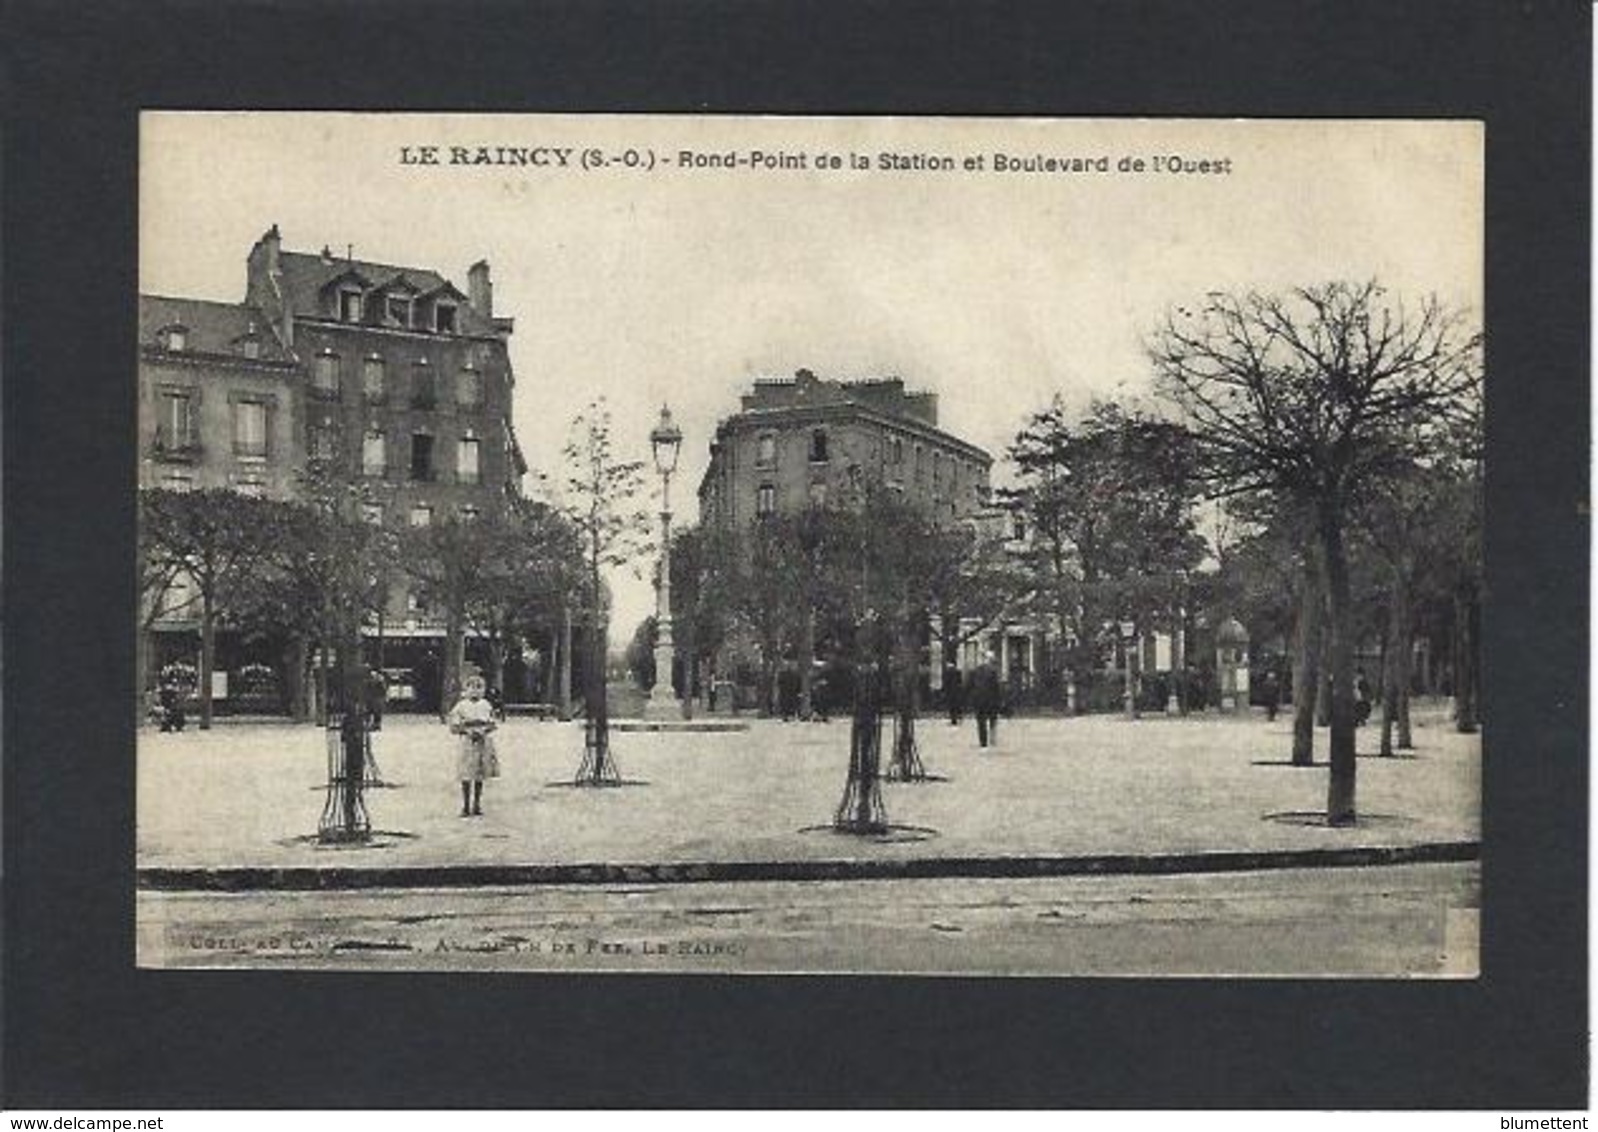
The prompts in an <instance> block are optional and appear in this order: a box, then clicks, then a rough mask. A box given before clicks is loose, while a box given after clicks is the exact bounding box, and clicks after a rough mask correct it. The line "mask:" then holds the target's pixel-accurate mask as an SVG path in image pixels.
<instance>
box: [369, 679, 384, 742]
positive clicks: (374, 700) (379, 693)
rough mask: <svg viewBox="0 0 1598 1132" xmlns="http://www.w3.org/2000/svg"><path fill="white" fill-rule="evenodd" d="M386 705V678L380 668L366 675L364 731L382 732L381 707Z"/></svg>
mask: <svg viewBox="0 0 1598 1132" xmlns="http://www.w3.org/2000/svg"><path fill="white" fill-rule="evenodd" d="M387 703H388V677H386V676H384V675H383V670H382V669H381V668H374V669H372V670H371V671H370V672H368V673H367V674H366V729H367V730H368V731H381V730H383V707H384V705H386V704H387Z"/></svg>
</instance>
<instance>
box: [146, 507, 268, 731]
mask: <svg viewBox="0 0 1598 1132" xmlns="http://www.w3.org/2000/svg"><path fill="white" fill-rule="evenodd" d="M140 508H141V510H140V516H139V525H140V540H141V544H142V554H141V559H142V565H141V579H140V588H141V592H143V593H146V594H148V593H150V592H152V591H153V589H154V587H155V586H156V585H157V583H158V582H160V581H161V579H163V578H164V579H165V583H164V584H165V585H166V586H167V587H170V585H171V583H172V582H173V581H174V580H176V579H178V578H184V579H187V581H188V582H189V583H190V584H191V585H192V588H193V593H194V601H195V602H196V603H197V604H198V606H199V615H200V665H199V697H200V724H199V725H200V728H201V729H202V730H206V729H209V728H210V726H211V720H212V714H213V705H212V698H211V672H212V670H213V668H214V667H215V663H216V629H217V626H218V624H219V623H220V622H222V621H224V620H225V619H226V618H227V617H228V616H229V614H230V613H231V612H232V611H233V610H235V609H237V608H239V607H240V606H242V605H243V604H244V602H245V600H246V598H247V596H248V595H249V593H250V591H251V589H252V587H254V586H257V585H259V584H260V583H261V580H262V578H263V575H264V573H265V572H266V571H267V569H268V568H269V566H270V563H271V561H272V555H273V553H274V551H275V548H276V547H277V545H278V541H279V540H278V535H279V534H280V533H281V531H282V529H283V526H284V522H285V519H286V516H287V514H288V512H287V510H286V505H285V504H281V503H276V502H273V501H269V500H265V499H257V498H254V497H251V496H245V495H240V494H239V493H238V492H235V491H229V490H227V489H224V488H206V489H203V490H198V491H169V490H165V489H161V488H155V489H149V490H146V491H144V492H141V494H140ZM160 605H161V598H160V597H159V596H158V595H157V596H156V597H154V599H153V600H152V601H151V602H150V605H149V606H147V607H146V608H147V614H146V615H147V616H150V617H152V618H153V617H154V616H156V615H158V614H159V612H160V608H159V607H160ZM152 607H153V609H154V611H153V612H150V610H151V608H152ZM150 623H152V624H153V621H152V622H150Z"/></svg>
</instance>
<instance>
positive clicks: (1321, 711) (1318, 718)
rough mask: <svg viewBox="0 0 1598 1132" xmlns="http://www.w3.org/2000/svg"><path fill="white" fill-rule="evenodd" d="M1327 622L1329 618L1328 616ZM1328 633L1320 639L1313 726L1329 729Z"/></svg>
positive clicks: (1329, 664) (1330, 706)
mask: <svg viewBox="0 0 1598 1132" xmlns="http://www.w3.org/2000/svg"><path fill="white" fill-rule="evenodd" d="M1327 620H1328V622H1330V620H1331V618H1330V616H1329V615H1328V617H1327ZM1329 638H1330V633H1325V634H1323V635H1322V637H1321V661H1320V666H1319V667H1318V668H1317V669H1316V672H1317V673H1318V675H1319V679H1318V680H1316V682H1315V726H1316V727H1330V726H1331V725H1332V654H1331V643H1330V640H1329Z"/></svg>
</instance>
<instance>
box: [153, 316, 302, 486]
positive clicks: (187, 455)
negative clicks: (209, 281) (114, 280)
mask: <svg viewBox="0 0 1598 1132" xmlns="http://www.w3.org/2000/svg"><path fill="white" fill-rule="evenodd" d="M300 392H301V370H300V365H299V362H298V361H297V360H296V359H295V358H294V357H293V355H292V354H290V353H289V351H288V350H287V349H285V348H284V346H283V344H282V343H281V342H280V341H279V340H278V338H277V336H276V335H275V334H274V333H273V332H272V330H271V328H270V327H269V326H268V325H267V324H266V321H265V319H264V318H263V317H262V315H261V313H260V312H259V311H257V310H253V309H251V308H250V307H247V306H244V305H241V304H236V303H215V302H207V301H204V300H200V299H172V298H164V297H159V296H154V295H141V296H140V297H139V485H140V486H141V487H166V488H171V489H173V490H176V491H185V490H189V489H192V488H217V487H222V488H232V489H234V490H237V491H241V492H244V493H245V494H249V495H261V496H267V497H270V498H277V499H283V498H287V497H288V496H289V495H290V494H292V492H293V490H294V475H295V472H296V470H297V469H298V468H299V467H300V466H301V459H300V448H299V443H298V438H299V436H300V434H301V431H302V429H303V427H304V426H303V421H302V413H303V404H302V401H301V397H300Z"/></svg>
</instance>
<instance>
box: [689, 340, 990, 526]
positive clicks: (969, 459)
mask: <svg viewBox="0 0 1598 1132" xmlns="http://www.w3.org/2000/svg"><path fill="white" fill-rule="evenodd" d="M992 466H993V458H992V457H991V456H989V455H988V454H987V453H986V452H984V451H983V450H982V449H980V448H978V447H976V446H975V445H973V444H969V443H967V442H966V441H964V440H961V439H960V438H959V437H957V436H955V435H953V434H952V433H948V432H945V431H943V430H942V429H940V428H939V427H938V399H937V395H936V394H933V393H924V392H912V391H908V390H906V388H905V384H904V381H903V379H901V378H897V377H890V378H873V379H867V380H863V381H832V380H827V379H824V378H820V377H817V376H816V375H815V374H813V373H811V372H810V371H809V370H800V371H799V372H798V373H797V374H795V375H794V377H792V378H782V379H771V378H762V379H757V380H756V381H755V383H754V388H753V390H752V391H751V392H749V393H746V394H744V395H743V397H742V399H741V404H740V408H739V411H738V412H737V413H735V414H733V415H732V416H730V417H727V418H726V419H725V420H723V421H722V422H721V423H720V424H719V425H718V426H717V428H716V437H715V440H714V441H713V442H712V444H711V446H710V465H709V467H708V468H707V469H706V471H705V475H704V478H703V479H702V480H701V481H700V484H699V515H700V520H701V521H702V522H704V523H706V524H711V525H719V526H728V527H732V526H742V525H744V524H746V523H747V522H748V521H749V520H751V519H754V518H756V517H758V516H761V515H767V514H793V513H795V512H797V511H800V510H803V509H804V508H805V507H807V506H810V505H813V504H814V505H825V504H826V503H827V501H828V500H829V499H834V500H836V499H838V498H840V497H841V496H840V494H839V493H841V492H844V491H846V490H847V489H849V488H850V487H852V486H855V485H858V484H859V483H861V482H869V483H872V484H879V485H882V486H883V487H885V488H887V489H888V490H892V491H898V492H902V493H903V494H904V496H905V498H906V499H907V500H909V501H911V502H913V503H915V504H916V505H917V506H920V507H923V508H925V509H926V510H927V512H928V513H930V514H934V515H937V516H940V517H947V518H950V519H964V518H967V517H969V516H971V515H974V514H976V513H977V512H978V511H979V510H981V509H982V508H983V507H984V506H985V505H986V502H987V498H988V476H989V473H990V471H991V469H992Z"/></svg>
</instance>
